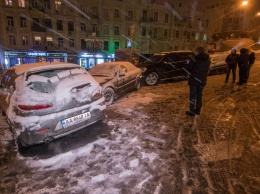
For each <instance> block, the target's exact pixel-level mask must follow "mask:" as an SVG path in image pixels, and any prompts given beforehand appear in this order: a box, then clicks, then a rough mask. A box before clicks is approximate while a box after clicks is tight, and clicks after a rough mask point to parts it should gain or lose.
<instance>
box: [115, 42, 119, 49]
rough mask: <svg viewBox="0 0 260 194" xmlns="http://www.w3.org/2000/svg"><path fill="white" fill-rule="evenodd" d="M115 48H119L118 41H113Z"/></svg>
mask: <svg viewBox="0 0 260 194" xmlns="http://www.w3.org/2000/svg"><path fill="white" fill-rule="evenodd" d="M116 49H119V42H118V41H116V42H115V50H116Z"/></svg>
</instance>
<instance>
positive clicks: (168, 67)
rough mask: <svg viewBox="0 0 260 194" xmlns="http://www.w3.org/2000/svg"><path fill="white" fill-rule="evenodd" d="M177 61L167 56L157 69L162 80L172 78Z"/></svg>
mask: <svg viewBox="0 0 260 194" xmlns="http://www.w3.org/2000/svg"><path fill="white" fill-rule="evenodd" d="M175 69H176V67H175V59H174V58H173V57H172V55H170V54H166V55H165V57H164V58H163V60H162V61H161V62H160V65H159V67H158V69H157V71H158V74H159V77H160V78H161V79H164V78H170V77H172V73H173V72H174V71H175Z"/></svg>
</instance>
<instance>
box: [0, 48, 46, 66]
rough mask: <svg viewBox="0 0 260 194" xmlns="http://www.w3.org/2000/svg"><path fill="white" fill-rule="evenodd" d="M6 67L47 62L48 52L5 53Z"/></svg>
mask: <svg viewBox="0 0 260 194" xmlns="http://www.w3.org/2000/svg"><path fill="white" fill-rule="evenodd" d="M4 58H5V65H6V67H7V68H10V67H12V66H16V65H20V64H27V63H36V62H40V61H46V52H25V51H5V52H4Z"/></svg>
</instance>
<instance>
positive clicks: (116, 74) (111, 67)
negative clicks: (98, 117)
mask: <svg viewBox="0 0 260 194" xmlns="http://www.w3.org/2000/svg"><path fill="white" fill-rule="evenodd" d="M89 73H90V74H91V75H92V76H93V77H94V78H95V79H96V80H97V81H98V82H99V84H100V85H101V86H102V88H103V93H104V96H105V99H106V105H111V104H112V103H113V101H114V100H115V99H116V98H117V97H118V96H120V95H122V94H123V93H125V92H127V91H129V90H131V89H137V90H138V89H139V88H140V86H141V84H140V79H141V77H142V71H141V69H140V68H137V67H136V66H135V65H133V64H132V63H130V62H127V61H114V62H106V63H101V64H97V65H95V66H94V67H93V68H92V69H90V70H89Z"/></svg>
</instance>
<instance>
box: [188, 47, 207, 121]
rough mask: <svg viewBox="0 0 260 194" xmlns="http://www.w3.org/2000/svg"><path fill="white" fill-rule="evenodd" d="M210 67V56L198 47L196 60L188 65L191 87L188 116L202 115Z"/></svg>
mask: <svg viewBox="0 0 260 194" xmlns="http://www.w3.org/2000/svg"><path fill="white" fill-rule="evenodd" d="M209 67H210V58H209V55H208V54H207V53H205V52H204V48H203V47H198V48H197V49H196V51H195V59H194V60H191V61H190V62H189V64H188V65H187V71H188V72H189V78H188V84H189V86H190V99H189V100H190V110H189V111H186V115H189V116H195V114H196V115H200V111H201V107H202V91H203V89H204V86H205V85H206V82H207V76H208V73H209Z"/></svg>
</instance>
